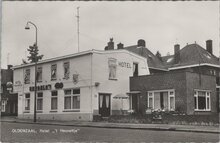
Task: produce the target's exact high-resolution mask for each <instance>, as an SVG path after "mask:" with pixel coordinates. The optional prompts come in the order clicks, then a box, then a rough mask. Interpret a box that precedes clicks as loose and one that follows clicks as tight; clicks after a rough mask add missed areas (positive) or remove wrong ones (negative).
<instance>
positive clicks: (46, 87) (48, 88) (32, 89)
mask: <svg viewBox="0 0 220 143" xmlns="http://www.w3.org/2000/svg"><path fill="white" fill-rule="evenodd" d="M29 90H30V91H34V90H35V88H34V86H31V87H29ZM36 90H37V91H40V90H51V85H50V84H48V85H39V86H37V87H36Z"/></svg>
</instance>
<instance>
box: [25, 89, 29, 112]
mask: <svg viewBox="0 0 220 143" xmlns="http://www.w3.org/2000/svg"><path fill="white" fill-rule="evenodd" d="M25 110H26V111H29V110H30V93H26V94H25Z"/></svg>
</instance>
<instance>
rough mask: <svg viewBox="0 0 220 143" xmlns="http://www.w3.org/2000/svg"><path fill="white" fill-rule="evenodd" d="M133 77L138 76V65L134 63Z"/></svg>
mask: <svg viewBox="0 0 220 143" xmlns="http://www.w3.org/2000/svg"><path fill="white" fill-rule="evenodd" d="M133 76H138V63H133Z"/></svg>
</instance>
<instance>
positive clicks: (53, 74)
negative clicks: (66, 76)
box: [51, 64, 57, 80]
mask: <svg viewBox="0 0 220 143" xmlns="http://www.w3.org/2000/svg"><path fill="white" fill-rule="evenodd" d="M56 79H57V65H56V64H53V65H51V80H56Z"/></svg>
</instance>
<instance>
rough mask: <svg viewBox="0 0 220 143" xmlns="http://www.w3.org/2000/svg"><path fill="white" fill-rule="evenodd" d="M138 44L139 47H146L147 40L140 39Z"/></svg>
mask: <svg viewBox="0 0 220 143" xmlns="http://www.w3.org/2000/svg"><path fill="white" fill-rule="evenodd" d="M137 46H138V47H145V41H144V40H143V39H140V40H138V42H137Z"/></svg>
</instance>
